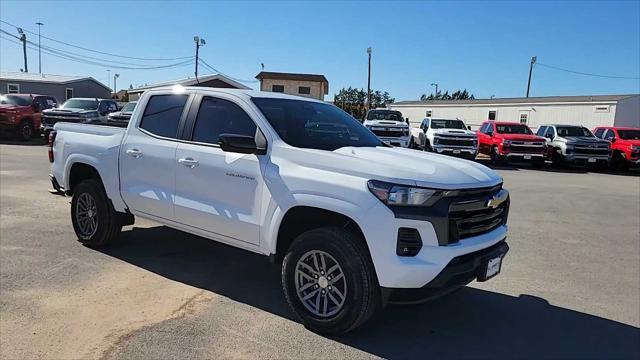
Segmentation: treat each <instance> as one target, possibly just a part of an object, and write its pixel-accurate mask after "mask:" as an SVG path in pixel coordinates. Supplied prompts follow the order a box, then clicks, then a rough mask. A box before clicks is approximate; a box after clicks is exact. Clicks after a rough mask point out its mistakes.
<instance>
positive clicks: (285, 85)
mask: <svg viewBox="0 0 640 360" xmlns="http://www.w3.org/2000/svg"><path fill="white" fill-rule="evenodd" d="M256 79H258V80H260V90H261V91H271V92H281V93H285V94H289V95H298V96H304V97H308V98H312V99H318V100H324V96H325V95H327V94H329V81H328V80H327V78H326V77H324V75H315V74H294V73H279V72H270V71H262V72H261V73H259V74H258V75H256Z"/></svg>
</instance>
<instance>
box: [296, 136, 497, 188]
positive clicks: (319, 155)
mask: <svg viewBox="0 0 640 360" xmlns="http://www.w3.org/2000/svg"><path fill="white" fill-rule="evenodd" d="M283 150H284V151H286V152H287V154H286V155H283V159H287V160H290V161H294V162H296V163H297V164H298V165H299V166H302V167H310V168H315V169H322V170H325V171H329V172H335V173H342V174H345V175H351V176H358V177H361V178H365V179H373V180H381V181H387V182H391V183H396V184H403V185H410V186H423V187H429V188H437V189H449V190H453V189H462V188H480V187H489V186H494V185H497V184H499V183H501V182H502V178H501V177H500V176H499V175H498V174H497V173H495V172H494V171H493V170H491V169H489V168H488V167H486V166H484V165H481V164H478V163H476V162H473V161H468V160H463V159H458V158H454V157H451V156H446V155H438V154H434V153H429V152H423V151H416V150H411V149H404V148H392V147H381V146H380V147H375V148H373V147H344V148H340V149H337V150H335V151H324V150H315V149H299V148H288V149H283ZM289 152H290V153H289ZM293 159H296V160H293Z"/></svg>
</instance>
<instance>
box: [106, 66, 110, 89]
mask: <svg viewBox="0 0 640 360" xmlns="http://www.w3.org/2000/svg"><path fill="white" fill-rule="evenodd" d="M107 87H108V88H109V89H111V70H107Z"/></svg>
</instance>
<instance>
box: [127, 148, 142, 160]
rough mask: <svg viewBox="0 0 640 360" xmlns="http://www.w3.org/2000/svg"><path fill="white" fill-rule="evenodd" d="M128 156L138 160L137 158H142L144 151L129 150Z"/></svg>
mask: <svg viewBox="0 0 640 360" xmlns="http://www.w3.org/2000/svg"><path fill="white" fill-rule="evenodd" d="M127 155H129V156H131V157H134V158H136V159H137V158H139V157H141V156H142V151H140V150H138V149H129V150H127Z"/></svg>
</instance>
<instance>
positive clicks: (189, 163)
mask: <svg viewBox="0 0 640 360" xmlns="http://www.w3.org/2000/svg"><path fill="white" fill-rule="evenodd" d="M178 163H179V164H182V165H184V166H186V167H188V168H190V169H193V168H194V167H197V166H198V164H199V162H198V160H195V159H193V158H190V157H188V158H182V159H178Z"/></svg>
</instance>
